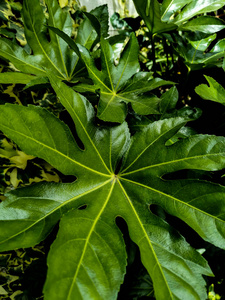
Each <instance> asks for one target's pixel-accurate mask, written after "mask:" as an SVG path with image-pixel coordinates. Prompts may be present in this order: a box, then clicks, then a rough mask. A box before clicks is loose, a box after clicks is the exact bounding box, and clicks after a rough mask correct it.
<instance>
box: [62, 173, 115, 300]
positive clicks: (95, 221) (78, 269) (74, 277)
mask: <svg viewBox="0 0 225 300" xmlns="http://www.w3.org/2000/svg"><path fill="white" fill-rule="evenodd" d="M110 181H111V180H110ZM108 182H109V181H108ZM115 182H116V180H115V179H114V180H113V183H112V186H111V188H110V190H109V193H108V196H107V198H106V201H105V203H104V204H103V206H102V207H101V210H100V211H99V213H98V214H97V216H96V218H95V220H93V221H94V222H93V224H92V226H91V228H90V230H89V233H88V235H87V238H86V242H85V245H84V249H83V252H82V255H81V257H80V260H79V262H78V265H77V268H76V271H75V274H74V276H73V281H72V283H71V287H70V290H69V292H68V295H67V298H66V299H67V300H69V299H71V293H72V290H73V287H74V285H75V283H76V280H77V276H78V274H79V271H80V267H81V265H82V261H83V258H84V256H85V254H86V250H87V246H88V244H89V240H90V238H91V235H92V233H93V231H94V229H95V226H96V224H97V222H98V221H99V219H100V217H101V215H102V213H103V211H104V210H105V208H106V206H107V204H108V202H109V200H110V197H111V194H112V192H113V189H114V185H115Z"/></svg>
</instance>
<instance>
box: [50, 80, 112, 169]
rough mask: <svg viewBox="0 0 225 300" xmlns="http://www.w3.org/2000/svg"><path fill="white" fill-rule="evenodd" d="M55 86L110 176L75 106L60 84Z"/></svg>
mask: <svg viewBox="0 0 225 300" xmlns="http://www.w3.org/2000/svg"><path fill="white" fill-rule="evenodd" d="M54 84H55V85H57V88H58V92H59V93H60V94H61V97H63V98H64V101H65V102H66V103H67V105H68V106H69V107H70V110H68V111H72V112H73V114H74V115H75V117H76V119H77V120H78V122H79V124H80V126H81V128H82V129H83V131H84V133H85V135H86V137H87V138H88V140H89V142H90V144H91V145H92V147H93V149H94V151H95V152H96V154H97V156H98V157H99V159H100V160H101V163H102V164H103V166H104V167H105V169H106V170H107V172H108V173H109V174H111V172H110V170H109V169H108V167H107V166H106V164H105V162H104V160H103V158H102V156H101V155H100V152H99V151H98V149H97V147H96V146H95V144H94V142H93V141H92V139H91V137H90V135H89V134H88V132H87V130H86V128H85V126H84V125H83V123H82V122H81V120H80V118H79V116H78V115H77V114H76V111H75V109H74V108H73V106H72V105H71V103H70V102H69V101H68V100H67V98H66V97H65V95H64V93H63V92H62V91H61V89H60V87H59V86H58V84H57V83H56V82H54Z"/></svg>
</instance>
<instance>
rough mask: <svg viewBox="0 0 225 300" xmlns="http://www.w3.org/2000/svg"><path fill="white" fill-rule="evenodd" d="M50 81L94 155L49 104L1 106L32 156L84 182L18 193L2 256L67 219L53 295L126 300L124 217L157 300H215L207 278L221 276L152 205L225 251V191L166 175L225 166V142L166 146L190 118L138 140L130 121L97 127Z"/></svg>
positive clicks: (1, 235)
mask: <svg viewBox="0 0 225 300" xmlns="http://www.w3.org/2000/svg"><path fill="white" fill-rule="evenodd" d="M49 77H50V81H51V84H52V86H53V88H54V90H55V91H56V93H57V95H58V97H59V99H60V101H61V103H62V104H63V105H64V106H65V108H66V109H67V111H68V112H69V114H70V115H71V117H72V119H73V120H74V122H75V125H76V130H77V134H78V136H79V138H80V140H81V141H82V143H83V145H84V149H83V148H82V149H80V148H79V147H78V146H77V144H76V142H75V140H74V138H73V137H72V134H71V133H70V131H69V129H68V127H67V126H66V125H65V124H63V123H62V122H61V121H60V120H59V119H57V118H56V117H55V116H53V115H52V114H50V113H49V112H47V111H46V110H45V109H42V108H39V107H34V106H28V107H23V106H18V105H10V104H8V105H5V106H1V110H0V120H1V121H0V129H1V130H2V131H4V133H5V134H6V135H8V136H9V137H10V138H11V139H13V140H14V141H15V142H16V143H17V144H18V145H19V146H20V147H21V149H22V150H23V151H25V152H26V153H27V154H29V155H34V156H38V157H40V158H43V159H45V160H46V161H48V162H49V163H50V164H51V165H53V166H54V167H56V168H57V169H58V170H59V171H61V172H62V173H64V174H68V175H75V176H76V177H77V179H76V181H75V182H73V183H59V184H56V183H50V184H47V183H45V184H43V183H42V184H37V185H33V186H29V187H28V188H22V189H17V190H14V191H12V192H10V193H8V194H7V197H8V198H7V199H6V200H5V201H4V202H3V203H2V204H1V210H0V226H1V227H0V228H1V230H0V250H1V251H5V250H9V249H14V248H19V247H30V246H33V245H35V244H37V243H38V242H40V241H41V240H43V239H44V238H45V237H46V236H47V234H48V233H49V232H50V231H51V229H52V228H53V226H54V225H55V224H56V223H57V222H58V221H59V220H60V226H59V227H60V228H59V232H58V236H57V238H56V240H55V242H54V243H53V245H52V247H51V250H50V252H49V255H48V276H47V281H46V284H45V287H44V294H45V299H47V300H48V299H56V300H60V299H61V300H64V299H68V300H69V299H70V300H72V299H116V298H117V293H118V291H119V289H120V284H121V283H122V282H123V278H124V274H125V267H126V251H125V243H124V241H123V237H122V234H121V232H120V230H119V229H118V227H117V225H116V222H115V221H116V218H117V217H121V218H123V219H124V220H125V221H126V223H127V226H128V230H129V234H130V237H131V239H132V240H133V241H134V242H135V243H136V244H137V245H138V247H139V249H140V253H141V259H142V262H143V264H144V266H145V268H146V269H147V271H148V273H149V274H150V276H151V278H152V280H153V285H154V291H155V296H156V299H162V300H164V299H173V300H174V299H180V300H192V299H199V300H201V299H206V292H205V287H204V285H205V282H204V280H203V278H202V274H205V275H211V270H210V268H209V267H208V265H207V262H206V261H205V260H204V259H203V258H202V257H201V255H200V254H199V253H198V252H197V251H195V250H194V249H193V248H191V246H190V245H189V244H188V243H187V242H186V241H185V239H184V238H183V237H182V236H181V235H180V234H179V233H178V232H177V231H176V230H175V229H173V228H172V227H171V226H170V225H169V224H168V223H167V222H165V220H163V219H161V218H160V217H158V216H156V215H155V214H153V213H152V212H151V205H153V204H156V205H160V206H161V207H162V208H163V209H164V210H165V211H167V212H168V213H169V214H171V215H173V216H176V217H178V218H180V219H181V220H183V221H184V222H186V223H187V224H188V225H189V226H190V227H192V228H193V229H194V230H195V231H196V232H197V233H198V234H199V235H200V236H201V237H202V238H204V239H205V240H207V241H209V242H211V243H213V244H215V245H217V246H218V247H222V248H224V247H225V222H224V220H225V202H224V196H225V189H224V187H223V186H220V185H217V184H213V183H210V182H206V181H201V180H191V179H188V180H187V179H180V180H178V179H170V180H167V179H166V178H165V175H166V174H168V173H169V174H170V173H173V172H175V171H179V170H188V169H195V170H204V171H215V170H219V169H222V168H224V167H225V152H224V146H225V138H223V137H215V136H208V135H194V136H191V137H189V138H185V139H182V140H180V141H179V142H176V143H174V144H173V145H171V146H166V142H167V141H168V140H169V139H170V138H171V137H173V136H174V135H175V134H176V132H177V131H178V130H179V129H180V128H181V127H182V126H184V124H185V123H186V122H187V119H184V118H181V117H177V118H171V119H164V120H160V121H156V122H153V123H151V124H149V125H147V126H145V127H144V129H143V130H141V131H139V132H137V133H136V134H135V135H134V136H133V137H130V134H129V129H128V126H127V124H126V122H124V123H122V124H121V125H119V126H114V127H109V128H108V127H99V126H96V125H95V119H94V117H95V114H94V110H93V107H92V106H91V104H90V103H89V102H88V101H87V100H86V99H85V98H84V97H83V96H81V95H79V94H77V93H75V92H74V91H73V90H72V89H71V88H69V87H68V86H67V85H65V84H64V83H62V82H61V81H60V80H59V79H57V77H56V76H53V75H51V74H49ZM121 159H122V163H121ZM56 287H57V288H56Z"/></svg>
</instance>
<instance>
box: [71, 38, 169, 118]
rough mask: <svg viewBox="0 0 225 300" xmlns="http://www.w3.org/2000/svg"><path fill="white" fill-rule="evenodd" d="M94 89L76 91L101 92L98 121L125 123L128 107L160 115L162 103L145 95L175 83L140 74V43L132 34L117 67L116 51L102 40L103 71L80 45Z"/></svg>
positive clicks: (142, 113) (82, 87)
mask: <svg viewBox="0 0 225 300" xmlns="http://www.w3.org/2000/svg"><path fill="white" fill-rule="evenodd" d="M78 48H79V51H80V56H81V58H82V59H83V61H84V63H85V65H86V68H87V70H88V73H89V76H90V78H91V79H92V81H93V85H88V84H79V85H77V86H74V89H75V90H76V91H79V92H85V91H90V92H95V91H96V90H100V101H99V105H98V117H99V118H100V119H102V120H104V121H110V122H118V123H122V122H123V121H124V119H125V117H126V113H127V108H126V103H131V105H132V108H133V110H134V111H135V112H136V113H138V114H141V115H148V114H154V113H156V114H157V113H159V110H158V105H159V102H160V99H159V98H157V97H156V96H154V95H145V94H144V93H146V92H149V91H152V90H154V89H156V88H158V87H160V86H163V85H168V84H173V82H170V81H165V80H161V79H159V78H155V79H152V80H151V74H150V73H145V72H139V73H137V71H138V70H139V63H138V51H139V49H138V43H137V40H136V37H135V36H134V35H133V34H132V35H131V38H130V40H129V42H128V43H127V45H126V47H125V49H124V51H123V52H122V54H121V57H120V60H119V64H118V65H115V63H114V55H113V50H112V47H111V45H110V44H109V42H108V41H107V40H105V39H103V38H102V39H101V70H99V69H98V68H97V66H96V64H95V61H94V59H93V58H92V56H91V54H90V52H88V51H87V49H86V48H84V47H82V46H80V45H78Z"/></svg>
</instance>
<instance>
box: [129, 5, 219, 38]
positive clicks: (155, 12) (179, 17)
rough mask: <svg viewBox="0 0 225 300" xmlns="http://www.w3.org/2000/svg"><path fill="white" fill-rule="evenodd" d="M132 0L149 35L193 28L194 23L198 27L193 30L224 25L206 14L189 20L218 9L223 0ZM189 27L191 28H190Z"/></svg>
mask: <svg viewBox="0 0 225 300" xmlns="http://www.w3.org/2000/svg"><path fill="white" fill-rule="evenodd" d="M133 2H134V4H135V7H136V9H137V12H138V13H139V15H140V16H141V17H142V18H143V20H144V21H145V24H146V25H147V27H148V29H149V31H150V34H151V35H154V34H157V33H161V32H168V31H171V30H174V29H181V30H182V29H184V27H185V29H187V30H193V25H194V24H195V26H196V27H198V28H197V29H195V30H199V31H202V32H206V31H211V32H213V29H212V28H213V26H214V27H215V26H216V25H218V26H222V28H223V26H224V24H223V22H222V21H220V20H215V19H214V18H212V19H211V20H210V22H209V20H208V18H209V17H207V16H202V17H201V18H200V20H199V21H194V20H191V19H192V18H193V17H195V16H197V15H199V14H203V13H207V12H212V11H216V10H218V9H220V8H221V7H222V6H224V1H223V0H217V1H214V0H207V1H204V0H181V1H180V0H163V1H161V2H162V3H160V2H159V1H158V0H153V1H152V0H141V1H139V0H133ZM213 19H214V20H213ZM190 20H191V21H190ZM189 23H190V24H189ZM193 23H194V24H193ZM197 23H198V24H197ZM183 24H184V25H183ZM182 26H184V27H182ZM191 27H192V29H190V28H191ZM188 28H189V29H188ZM222 28H221V29H222ZM218 29H219V28H218ZM221 29H219V30H221ZM214 32H215V31H214Z"/></svg>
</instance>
